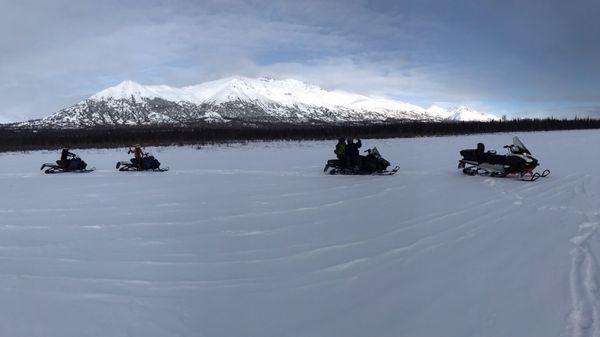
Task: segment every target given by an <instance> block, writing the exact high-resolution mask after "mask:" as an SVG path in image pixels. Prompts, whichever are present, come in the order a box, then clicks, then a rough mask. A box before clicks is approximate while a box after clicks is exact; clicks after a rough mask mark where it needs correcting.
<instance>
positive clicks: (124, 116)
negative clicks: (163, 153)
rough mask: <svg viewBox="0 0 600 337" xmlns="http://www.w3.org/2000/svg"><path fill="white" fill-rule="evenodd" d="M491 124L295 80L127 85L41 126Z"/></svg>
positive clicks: (469, 113)
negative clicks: (391, 121)
mask: <svg viewBox="0 0 600 337" xmlns="http://www.w3.org/2000/svg"><path fill="white" fill-rule="evenodd" d="M208 117H210V118H208ZM491 119H496V117H495V116H492V115H489V114H484V113H479V112H477V111H474V110H471V109H469V108H468V107H466V106H458V107H456V108H453V109H444V108H442V107H439V106H432V107H430V108H428V109H425V108H422V107H420V106H417V105H414V104H410V103H405V102H402V101H398V100H394V99H389V98H385V97H374V96H367V95H363V94H356V93H350V92H346V91H341V90H325V89H323V88H321V87H319V86H316V85H313V84H309V83H306V82H303V81H299V80H296V79H283V80H279V79H273V78H268V77H260V78H249V77H243V76H231V77H227V78H223V79H218V80H214V81H210V82H204V83H201V84H197V85H190V86H186V87H180V88H176V87H170V86H167V85H142V84H140V83H137V82H134V81H124V82H121V83H119V84H117V85H115V86H113V87H110V88H107V89H105V90H102V91H100V92H99V93H97V94H95V95H93V96H91V97H90V98H89V99H88V100H86V101H83V102H80V103H78V104H76V105H74V106H72V107H69V108H66V109H63V110H61V111H59V112H58V113H56V114H54V115H52V116H49V117H47V118H45V119H43V121H42V123H48V124H56V125H83V126H92V125H105V124H107V123H108V124H111V125H122V124H126V125H135V124H140V123H142V124H152V123H182V124H185V123H193V122H198V121H207V120H210V121H227V120H237V121H260V122H291V123H297V122H308V121H311V122H314V121H318V122H360V121H389V120H423V121H441V120H463V121H472V120H491Z"/></svg>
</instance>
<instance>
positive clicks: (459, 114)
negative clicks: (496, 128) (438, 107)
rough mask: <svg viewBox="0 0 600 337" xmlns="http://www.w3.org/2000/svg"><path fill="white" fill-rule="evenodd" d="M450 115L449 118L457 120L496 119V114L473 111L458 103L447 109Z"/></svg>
mask: <svg viewBox="0 0 600 337" xmlns="http://www.w3.org/2000/svg"><path fill="white" fill-rule="evenodd" d="M449 111H450V113H451V115H450V116H449V119H452V120H459V121H482V120H484V121H485V120H497V119H499V118H498V117H497V116H494V115H491V114H487V113H484V112H479V111H475V110H473V109H471V108H469V107H467V106H466V105H458V106H456V107H453V108H450V109H449Z"/></svg>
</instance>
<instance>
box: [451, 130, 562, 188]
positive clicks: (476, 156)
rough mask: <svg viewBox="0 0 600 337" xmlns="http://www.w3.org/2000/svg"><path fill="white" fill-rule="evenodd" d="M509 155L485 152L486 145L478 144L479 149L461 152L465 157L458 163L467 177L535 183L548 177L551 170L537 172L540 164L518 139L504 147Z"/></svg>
mask: <svg viewBox="0 0 600 337" xmlns="http://www.w3.org/2000/svg"><path fill="white" fill-rule="evenodd" d="M504 148H505V149H507V151H508V152H507V154H505V155H499V154H496V151H487V152H486V151H485V145H483V144H482V143H479V144H477V149H468V150H462V151H460V155H461V156H462V157H463V158H462V159H461V160H459V161H458V168H459V169H462V171H463V173H464V174H467V175H476V174H479V175H488V176H491V177H507V176H512V177H518V178H521V179H522V180H526V181H535V180H537V179H539V178H540V177H547V176H548V175H549V174H550V170H544V171H543V172H542V173H539V172H535V171H534V170H535V169H536V167H538V166H539V162H538V160H537V159H535V158H534V157H533V156H532V155H531V152H530V151H529V150H528V149H527V148H526V147H525V145H523V143H522V142H521V140H519V138H518V137H514V138H513V143H512V144H511V145H506V146H504Z"/></svg>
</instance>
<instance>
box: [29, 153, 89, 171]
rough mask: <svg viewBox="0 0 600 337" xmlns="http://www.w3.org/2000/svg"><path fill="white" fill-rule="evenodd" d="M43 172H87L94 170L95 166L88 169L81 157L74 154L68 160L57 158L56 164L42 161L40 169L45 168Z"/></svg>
mask: <svg viewBox="0 0 600 337" xmlns="http://www.w3.org/2000/svg"><path fill="white" fill-rule="evenodd" d="M45 168H46V170H45V171H44V173H46V174H51V173H63V172H76V173H89V172H92V171H94V170H95V169H96V168H94V167H92V168H90V169H88V168H87V164H86V162H84V161H83V159H81V158H79V157H78V156H75V157H73V158H70V159H68V160H57V161H56V164H53V163H44V164H42V167H41V168H40V170H43V169H45Z"/></svg>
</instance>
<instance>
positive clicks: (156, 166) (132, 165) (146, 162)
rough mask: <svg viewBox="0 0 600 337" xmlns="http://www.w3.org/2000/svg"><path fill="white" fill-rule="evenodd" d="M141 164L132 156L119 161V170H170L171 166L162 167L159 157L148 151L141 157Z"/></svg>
mask: <svg viewBox="0 0 600 337" xmlns="http://www.w3.org/2000/svg"><path fill="white" fill-rule="evenodd" d="M141 161H142V162H141V165H140V164H139V163H138V160H137V159H135V158H132V159H131V160H129V161H120V162H117V169H118V170H119V171H155V172H165V171H168V170H169V168H168V167H166V168H160V162H159V161H158V159H156V158H154V156H151V155H150V154H148V153H144V155H143V156H142V158H141Z"/></svg>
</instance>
